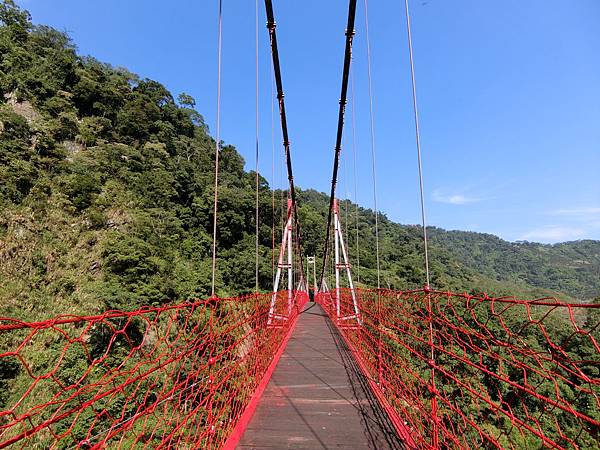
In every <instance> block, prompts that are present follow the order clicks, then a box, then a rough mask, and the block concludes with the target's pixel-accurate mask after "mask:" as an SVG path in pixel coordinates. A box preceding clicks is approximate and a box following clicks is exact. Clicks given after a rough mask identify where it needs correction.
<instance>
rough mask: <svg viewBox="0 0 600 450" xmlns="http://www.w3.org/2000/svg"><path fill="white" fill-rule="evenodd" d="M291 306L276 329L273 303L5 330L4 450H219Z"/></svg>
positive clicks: (221, 303) (66, 320)
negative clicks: (271, 314)
mask: <svg viewBox="0 0 600 450" xmlns="http://www.w3.org/2000/svg"><path fill="white" fill-rule="evenodd" d="M294 299H295V306H294V308H293V310H292V316H291V317H290V318H289V319H288V320H280V321H279V322H278V323H277V324H274V325H273V326H268V325H267V316H268V312H269V306H270V302H271V294H257V295H252V296H248V297H244V298H237V299H211V300H205V301H197V302H193V303H186V304H181V305H174V306H164V307H159V308H146V309H142V310H139V311H133V312H119V311H111V312H107V313H105V314H102V315H99V316H93V317H71V316H69V317H58V318H55V319H52V320H48V321H45V322H38V323H23V322H18V321H14V320H10V319H0V448H5V447H8V446H11V448H61V449H63V448H64V449H67V448H82V449H91V448H105V447H111V448H116V447H123V448H133V447H135V448H158V447H162V448H177V449H197V448H202V449H208V448H219V447H221V446H222V444H223V442H224V441H225V440H226V439H227V437H228V436H229V434H230V433H231V431H232V429H233V428H234V426H235V424H236V422H237V421H238V419H239V418H240V416H241V415H242V413H243V411H244V409H245V408H246V406H247V405H248V402H249V401H250V398H251V397H252V395H253V393H254V391H255V390H256V388H257V386H258V384H259V383H260V381H261V379H262V378H263V376H264V374H265V371H266V370H267V368H268V366H269V364H270V363H271V361H272V360H273V357H274V355H275V354H276V352H277V351H278V349H279V348H280V346H281V345H282V343H283V342H284V339H285V337H286V335H287V333H288V331H289V328H290V325H291V323H293V321H294V319H295V317H296V316H297V314H298V311H299V310H300V309H301V307H302V305H303V303H305V302H306V301H307V295H306V294H304V293H296V294H295V296H294ZM277 303H278V304H282V303H285V304H286V305H287V293H286V292H280V293H279V294H278V298H277ZM278 308H279V307H278Z"/></svg>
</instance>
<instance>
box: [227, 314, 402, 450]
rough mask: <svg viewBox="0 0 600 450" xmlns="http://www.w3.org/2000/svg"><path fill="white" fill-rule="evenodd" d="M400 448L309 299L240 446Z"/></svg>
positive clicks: (339, 340) (336, 338)
mask: <svg viewBox="0 0 600 450" xmlns="http://www.w3.org/2000/svg"><path fill="white" fill-rule="evenodd" d="M285 448H294V449H334V448H335V449H356V450H358V449H400V448H402V445H401V444H400V441H399V439H398V437H397V434H396V432H395V430H394V427H393V425H392V424H391V422H390V421H389V419H388V417H387V415H386V414H385V412H384V411H383V410H382V409H381V408H380V406H379V404H378V402H377V400H376V398H375V397H374V395H373V394H372V393H371V391H370V389H369V386H368V382H367V380H365V378H364V376H363V375H362V373H361V371H360V369H359V368H358V367H357V366H356V363H355V362H354V360H353V358H352V356H351V354H350V352H349V350H348V348H347V347H346V345H345V343H344V341H343V339H342V338H341V336H340V335H339V333H338V332H337V330H336V329H335V326H334V325H333V324H332V323H331V321H330V320H329V318H328V317H327V316H326V314H325V312H324V311H323V309H322V308H321V307H320V306H319V305H317V304H315V303H308V305H307V306H306V307H305V309H304V311H303V312H302V314H301V315H300V317H299V319H298V323H297V325H296V329H295V330H294V333H293V335H292V337H291V338H290V340H289V342H288V345H287V348H286V349H285V352H284V353H283V355H282V357H281V360H280V361H279V364H278V365H277V367H276V369H275V372H274V373H273V376H272V378H271V380H270V382H269V384H268V386H267V388H266V389H265V392H264V394H263V397H262V399H261V400H260V403H259V405H258V407H257V409H256V412H255V413H254V416H253V417H252V420H251V421H250V423H249V425H248V428H247V429H246V431H245V434H244V436H243V437H242V439H241V441H240V443H239V446H238V449H241V450H250V449H285Z"/></svg>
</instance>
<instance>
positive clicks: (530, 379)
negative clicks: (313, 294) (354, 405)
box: [317, 290, 600, 449]
mask: <svg viewBox="0 0 600 450" xmlns="http://www.w3.org/2000/svg"><path fill="white" fill-rule="evenodd" d="M356 293H357V295H358V302H359V306H360V312H361V322H362V325H361V326H357V323H356V321H347V320H336V310H335V302H336V294H335V292H332V293H331V294H319V295H318V296H317V301H318V302H319V303H320V304H321V305H322V306H323V307H324V308H325V309H326V311H327V312H328V314H329V315H330V317H331V318H332V319H333V320H334V322H336V324H337V327H338V328H339V329H340V331H341V333H342V334H343V336H344V337H345V339H346V341H347V342H348V344H349V346H350V347H351V349H352V351H353V353H354V355H355V357H356V358H357V359H358V361H359V363H360V364H361V366H362V367H363V370H364V371H365V372H366V375H367V376H368V377H369V378H370V379H371V380H372V381H373V383H372V384H373V386H375V389H376V390H377V391H379V392H378V394H380V397H381V398H384V401H385V402H387V404H388V410H391V413H392V415H395V416H396V417H395V419H396V420H395V421H396V423H399V424H400V428H401V429H400V430H399V431H400V433H401V434H404V435H405V436H408V438H407V439H405V441H406V442H405V444H406V446H407V447H408V448H442V449H450V448H452V449H454V448H465V449H473V448H491V449H493V448H514V449H523V448H534V449H539V448H565V449H567V448H568V449H575V448H578V449H597V448H600V347H599V343H600V305H598V304H565V303H561V302H558V301H556V300H554V299H542V300H536V301H522V300H517V299H514V298H488V297H474V296H469V295H466V294H454V293H447V292H437V291H429V290H421V291H411V292H395V291H385V290H381V291H358V290H357V291H356ZM339 300H340V306H341V314H340V317H342V318H343V317H347V316H349V315H350V314H352V311H353V306H352V297H351V295H350V292H349V291H347V290H341V291H340V292H339Z"/></svg>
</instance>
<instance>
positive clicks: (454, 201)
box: [432, 189, 481, 205]
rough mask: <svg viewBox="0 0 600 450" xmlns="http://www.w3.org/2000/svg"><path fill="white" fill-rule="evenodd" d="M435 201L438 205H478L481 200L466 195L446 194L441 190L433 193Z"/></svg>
mask: <svg viewBox="0 0 600 450" xmlns="http://www.w3.org/2000/svg"><path fill="white" fill-rule="evenodd" d="M432 198H433V201H434V202H438V203H448V204H450V205H466V204H468V203H477V202H479V201H481V199H480V198H477V197H471V196H468V195H464V194H458V193H457V194H444V193H443V192H442V191H441V190H440V189H436V190H434V191H433V195H432Z"/></svg>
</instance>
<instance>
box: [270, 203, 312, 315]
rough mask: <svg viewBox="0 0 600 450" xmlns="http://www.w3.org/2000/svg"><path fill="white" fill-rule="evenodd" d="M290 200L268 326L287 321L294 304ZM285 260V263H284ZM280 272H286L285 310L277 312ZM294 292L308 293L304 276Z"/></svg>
mask: <svg viewBox="0 0 600 450" xmlns="http://www.w3.org/2000/svg"><path fill="white" fill-rule="evenodd" d="M293 206H294V205H293V203H292V200H290V199H288V203H287V220H286V223H285V226H284V228H283V233H282V237H281V247H280V248H279V257H278V258H277V273H276V275H275V282H274V283H273V294H272V295H271V305H270V307H269V316H268V319H267V324H268V325H273V324H274V323H273V322H274V321H275V320H278V321H288V320H289V318H290V317H291V315H292V309H293V307H294V302H295V291H294V272H293V260H294V258H293V253H292V248H293V246H292V228H293V214H294V207H293ZM286 254H287V257H286ZM284 260H285V262H284ZM282 270H287V291H286V292H287V308H286V309H285V310H284V311H278V310H277V296H278V292H279V283H280V281H281V275H282ZM296 291H303V292H308V291H307V287H306V282H305V280H304V274H303V273H300V282H299V283H298V286H297V287H296Z"/></svg>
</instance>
